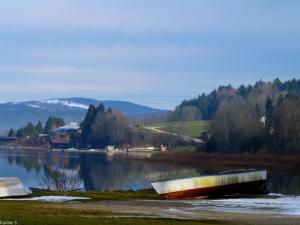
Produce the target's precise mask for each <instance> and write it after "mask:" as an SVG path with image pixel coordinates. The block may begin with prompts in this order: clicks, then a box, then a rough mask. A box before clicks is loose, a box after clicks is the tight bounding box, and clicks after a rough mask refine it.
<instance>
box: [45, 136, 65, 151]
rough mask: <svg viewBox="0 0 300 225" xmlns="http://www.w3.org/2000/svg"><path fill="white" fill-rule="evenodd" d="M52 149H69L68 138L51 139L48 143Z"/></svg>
mask: <svg viewBox="0 0 300 225" xmlns="http://www.w3.org/2000/svg"><path fill="white" fill-rule="evenodd" d="M50 143H51V147H52V148H62V149H64V148H70V138H69V137H62V138H53V139H51V141H50Z"/></svg>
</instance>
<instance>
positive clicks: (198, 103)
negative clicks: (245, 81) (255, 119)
mask: <svg viewBox="0 0 300 225" xmlns="http://www.w3.org/2000/svg"><path fill="white" fill-rule="evenodd" d="M287 94H289V95H295V96H299V95H300V79H292V80H288V81H285V82H282V81H280V80H279V79H275V80H274V81H273V82H264V81H262V80H260V81H258V82H256V83H255V84H254V85H246V86H245V85H241V86H240V87H238V88H233V87H232V86H231V85H227V86H220V87H219V88H217V89H215V90H213V91H212V92H210V93H209V94H205V93H203V94H201V95H199V96H198V97H197V98H194V99H190V100H184V101H183V102H182V103H181V104H180V105H179V106H178V107H176V108H175V110H174V111H173V112H171V113H170V114H169V116H168V120H169V121H181V120H198V119H203V120H211V119H213V117H214V115H215V114H216V112H217V110H218V109H219V106H220V105H222V104H226V103H227V102H231V101H234V100H241V101H250V102H252V103H254V105H255V104H257V105H258V107H259V109H260V110H261V112H263V111H264V104H265V101H266V98H267V96H270V97H271V98H272V99H275V100H276V99H277V98H278V97H279V96H280V95H283V96H285V95H287Z"/></svg>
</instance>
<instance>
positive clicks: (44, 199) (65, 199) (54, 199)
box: [3, 195, 90, 202]
mask: <svg viewBox="0 0 300 225" xmlns="http://www.w3.org/2000/svg"><path fill="white" fill-rule="evenodd" d="M89 199H90V198H84V197H71V196H55V195H49V196H41V197H33V198H9V199H7V198H6V199H3V200H6V201H8V200H9V201H42V202H69V201H76V200H89Z"/></svg>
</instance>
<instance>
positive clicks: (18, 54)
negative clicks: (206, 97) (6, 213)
mask: <svg viewBox="0 0 300 225" xmlns="http://www.w3.org/2000/svg"><path fill="white" fill-rule="evenodd" d="M299 11H300V1H298V0H289V1H285V0H264V1H261V0H248V1H246V0H240V1H237V0H147V1H146V0H109V1H107V0H105V1H104V0H88V1H84V0H2V1H0V102H7V101H26V100H43V99H48V98H57V97H91V98H96V99H100V100H125V101H131V102H135V103H140V104H144V105H148V106H152V107H158V108H164V109H172V108H174V107H175V106H176V105H177V104H179V103H180V102H181V101H182V100H184V99H190V98H194V97H197V96H198V95H199V94H200V93H203V92H205V93H208V92H210V91H211V90H213V89H214V88H217V87H218V86H219V85H226V84H232V85H233V86H238V85H240V84H253V83H254V82H255V81H257V80H259V79H263V80H266V81H269V80H273V79H275V78H277V77H278V78H280V79H281V80H287V79H291V78H299V77H300V44H299V40H300V26H299V22H300V13H299Z"/></svg>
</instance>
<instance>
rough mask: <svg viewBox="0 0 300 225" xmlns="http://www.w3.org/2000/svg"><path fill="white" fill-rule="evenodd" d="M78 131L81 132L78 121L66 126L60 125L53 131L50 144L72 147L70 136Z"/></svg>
mask: <svg viewBox="0 0 300 225" xmlns="http://www.w3.org/2000/svg"><path fill="white" fill-rule="evenodd" d="M76 132H80V127H79V125H78V124H77V123H75V122H71V123H68V124H66V125H65V126H62V127H58V128H56V129H54V130H52V131H51V135H50V136H51V140H50V144H51V147H52V148H70V147H71V143H70V136H71V135H72V134H74V133H76Z"/></svg>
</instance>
